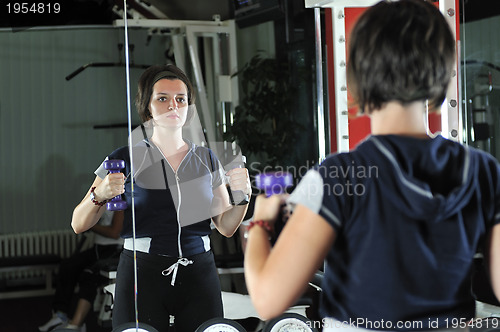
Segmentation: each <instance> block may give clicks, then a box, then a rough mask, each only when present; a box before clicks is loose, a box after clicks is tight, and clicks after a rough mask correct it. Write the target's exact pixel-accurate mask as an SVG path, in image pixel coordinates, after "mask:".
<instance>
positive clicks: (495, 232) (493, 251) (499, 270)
mask: <svg viewBox="0 0 500 332" xmlns="http://www.w3.org/2000/svg"><path fill="white" fill-rule="evenodd" d="M486 257H487V259H488V269H489V274H490V282H491V287H492V288H493V292H494V293H495V296H496V298H497V299H499V300H500V224H496V225H495V226H493V228H492V229H491V233H490V239H489V245H488V247H487V252H486Z"/></svg>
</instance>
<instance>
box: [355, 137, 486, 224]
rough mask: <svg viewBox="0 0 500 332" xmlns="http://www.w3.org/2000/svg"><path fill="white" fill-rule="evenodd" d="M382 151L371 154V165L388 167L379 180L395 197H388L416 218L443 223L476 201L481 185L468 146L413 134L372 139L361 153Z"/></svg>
mask: <svg viewBox="0 0 500 332" xmlns="http://www.w3.org/2000/svg"><path fill="white" fill-rule="evenodd" d="M365 149H377V150H378V152H379V153H376V154H373V153H370V154H367V155H370V156H372V157H371V158H374V160H370V164H374V165H377V166H378V167H381V168H383V170H381V172H379V176H378V178H377V181H380V185H381V186H382V187H390V188H393V189H394V190H393V191H391V192H393V193H395V194H390V195H387V196H386V197H384V199H388V200H391V201H392V203H393V206H395V207H396V208H398V209H400V210H401V212H402V213H403V214H406V215H408V216H410V217H412V218H418V219H424V220H427V221H440V220H444V219H446V218H448V217H449V216H451V215H453V214H456V213H457V212H459V211H460V210H461V209H462V208H463V207H464V206H465V205H466V204H467V203H468V202H469V200H470V198H471V196H472V194H473V191H474V188H475V186H474V185H473V181H474V179H475V177H474V176H473V174H474V172H475V171H476V169H477V165H475V164H474V163H473V162H472V159H471V158H470V156H469V154H470V150H469V148H468V147H467V146H464V145H461V144H458V143H456V142H453V141H451V140H447V139H445V138H444V137H442V136H437V137H435V138H425V139H422V138H415V137H410V136H396V135H385V136H370V137H368V138H367V140H365V141H364V142H363V143H361V144H360V145H359V147H358V149H357V150H358V151H359V152H360V153H361V155H363V151H364V150H365Z"/></svg>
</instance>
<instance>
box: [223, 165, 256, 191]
mask: <svg viewBox="0 0 500 332" xmlns="http://www.w3.org/2000/svg"><path fill="white" fill-rule="evenodd" d="M226 176H229V187H230V188H231V190H232V191H242V192H243V193H244V194H246V195H248V196H250V195H252V185H251V184H250V176H249V175H248V169H246V168H233V169H231V170H230V171H228V172H227V173H226Z"/></svg>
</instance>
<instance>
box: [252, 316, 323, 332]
mask: <svg viewBox="0 0 500 332" xmlns="http://www.w3.org/2000/svg"><path fill="white" fill-rule="evenodd" d="M284 331H305V332H318V331H319V330H318V329H317V328H316V327H315V323H314V322H313V321H311V320H309V319H308V318H306V317H304V316H302V315H299V314H295V313H291V312H287V313H284V314H282V315H281V316H278V317H276V318H275V319H272V320H270V321H268V322H266V325H265V326H264V328H263V329H262V332H284Z"/></svg>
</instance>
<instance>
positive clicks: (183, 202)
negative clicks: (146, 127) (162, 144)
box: [96, 141, 224, 257]
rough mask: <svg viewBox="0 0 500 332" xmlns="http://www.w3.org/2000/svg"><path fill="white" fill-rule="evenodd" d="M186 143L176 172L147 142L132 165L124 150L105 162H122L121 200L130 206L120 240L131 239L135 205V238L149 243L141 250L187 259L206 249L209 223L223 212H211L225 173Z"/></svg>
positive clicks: (137, 150) (134, 155)
mask: <svg viewBox="0 0 500 332" xmlns="http://www.w3.org/2000/svg"><path fill="white" fill-rule="evenodd" d="M188 144H189V145H190V149H189V151H188V153H187V154H186V156H185V157H184V159H183V160H182V162H181V163H180V165H179V167H178V169H177V172H174V170H173V168H172V167H171V166H170V165H169V163H168V161H167V160H166V159H165V158H164V156H163V155H162V153H161V151H160V150H159V149H158V148H157V147H156V146H154V145H153V144H152V143H150V142H149V141H142V142H140V143H138V144H137V145H136V146H134V148H133V149H132V153H131V154H132V160H133V163H131V158H130V151H129V148H128V147H126V146H125V147H121V148H119V149H117V150H115V151H113V152H112V153H111V154H110V155H109V156H108V158H107V159H121V160H125V164H126V167H125V169H123V170H121V171H122V173H124V174H125V175H126V176H127V179H126V181H125V194H123V198H124V199H125V200H126V201H127V205H128V207H127V209H126V210H125V219H124V223H123V230H122V233H121V236H122V237H123V238H131V237H132V235H133V233H132V231H133V229H132V225H133V223H132V205H134V215H135V231H136V238H139V239H148V242H146V243H147V245H148V247H147V248H146V249H142V250H143V251H146V252H149V253H154V254H160V255H167V256H172V257H189V256H192V255H195V254H199V253H202V252H205V251H207V250H208V249H209V240H208V235H209V234H210V233H211V227H210V223H211V221H212V219H211V218H212V217H213V216H215V215H216V214H218V213H220V212H222V211H213V209H212V202H213V199H214V194H213V190H215V189H216V188H217V187H219V186H220V185H222V184H223V183H224V173H223V169H222V167H221V164H220V162H219V160H218V159H217V157H216V156H215V155H214V154H213V152H212V151H211V150H210V149H208V148H205V147H200V146H196V145H194V144H192V143H189V142H188ZM132 167H133V169H134V184H133V190H132V183H131V178H132V177H131V176H130V174H131V168H132ZM96 174H97V175H99V176H100V177H102V178H103V177H104V176H106V174H107V171H105V170H103V169H102V167H101V168H100V169H98V171H96ZM132 192H133V193H134V194H133V195H134V197H133V199H134V202H133V203H132ZM142 243H144V242H142Z"/></svg>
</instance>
